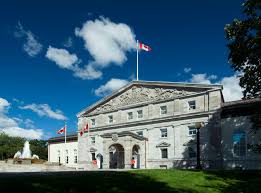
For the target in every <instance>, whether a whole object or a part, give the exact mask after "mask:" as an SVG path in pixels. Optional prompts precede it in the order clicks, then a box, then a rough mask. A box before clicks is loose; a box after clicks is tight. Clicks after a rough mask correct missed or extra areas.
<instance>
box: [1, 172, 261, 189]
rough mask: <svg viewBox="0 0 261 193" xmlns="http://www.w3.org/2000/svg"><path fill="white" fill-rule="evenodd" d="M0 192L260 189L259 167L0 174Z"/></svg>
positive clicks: (260, 175)
mask: <svg viewBox="0 0 261 193" xmlns="http://www.w3.org/2000/svg"><path fill="white" fill-rule="evenodd" d="M0 192H1V193H8V192H25V193H30V192H34V193H38V192H41V193H47V192H51V193H58V192H62V193H66V192H69V193H83V192H84V193H88V192H97V193H98V192H99V193H102V192H119V193H120V192H132V193H137V192H143V193H145V192H158V193H160V192H180V193H197V192H210V193H211V192H225V193H234V192H235V193H240V192H249V193H254V192H258V193H259V192H261V171H189V170H136V171H129V172H128V171H124V172H112V171H101V172H90V171H88V172H59V173H54V172H53V173H30V174H28V173H20V174H4V173H2V174H0Z"/></svg>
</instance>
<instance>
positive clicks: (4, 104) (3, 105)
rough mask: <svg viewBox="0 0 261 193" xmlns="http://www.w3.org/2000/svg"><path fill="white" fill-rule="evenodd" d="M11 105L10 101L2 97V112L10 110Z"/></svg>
mask: <svg viewBox="0 0 261 193" xmlns="http://www.w3.org/2000/svg"><path fill="white" fill-rule="evenodd" d="M9 106H10V103H9V102H8V101H7V100H6V99H4V98H0V114H3V113H5V112H6V111H7V110H8V108H9Z"/></svg>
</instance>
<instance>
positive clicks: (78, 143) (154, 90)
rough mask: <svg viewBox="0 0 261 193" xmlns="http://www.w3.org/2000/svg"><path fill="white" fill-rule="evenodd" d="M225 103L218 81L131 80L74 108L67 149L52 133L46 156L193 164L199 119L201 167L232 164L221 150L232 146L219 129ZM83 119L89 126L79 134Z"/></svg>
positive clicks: (90, 165)
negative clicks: (75, 126)
mask: <svg viewBox="0 0 261 193" xmlns="http://www.w3.org/2000/svg"><path fill="white" fill-rule="evenodd" d="M224 104H225V103H224V100H223V95H222V85H208V84H190V83H168V82H148V81H133V82H131V83H130V84H128V85H126V86H125V87H123V88H121V89H120V90H118V91H116V92H114V93H112V94H111V95H109V96H107V97H105V98H103V99H101V100H100V101H98V102H97V103H95V104H93V105H91V106H90V107H88V108H86V109H84V110H83V111H81V112H80V113H78V115H77V117H78V132H77V134H76V135H73V136H72V138H74V140H71V141H68V142H67V144H66V145H67V147H70V149H69V148H67V147H66V148H65V147H64V143H63V142H62V141H60V142H58V141H57V140H58V138H51V139H50V140H49V161H50V162H57V160H58V159H59V156H58V155H61V157H63V158H62V161H61V162H60V163H65V162H68V163H67V165H69V166H75V167H77V168H78V169H98V168H104V169H108V168H111V169H115V168H127V169H128V168H132V167H133V168H141V169H144V168H173V167H178V168H194V167H195V166H196V126H195V125H196V124H197V123H201V125H202V127H201V128H200V152H201V161H202V165H203V167H204V168H221V167H226V168H231V167H236V166H238V163H232V162H233V161H230V162H224V158H225V157H226V156H228V155H227V154H226V153H224V152H223V151H230V150H233V148H232V149H230V150H225V149H226V148H227V147H226V148H224V147H225V145H224V144H227V143H228V144H231V143H233V141H232V142H231V141H230V138H231V137H232V138H233V135H232V136H230V134H229V135H228V136H226V132H224V131H223V130H222V127H227V125H228V124H230V123H228V122H227V121H228V120H227V117H228V115H227V114H226V113H225V112H226V111H222V108H225V106H224ZM232 106H233V105H232ZM228 114H229V113H228ZM222 117H224V120H222V121H221V119H222ZM86 124H88V125H89V131H88V132H85V133H84V134H83V135H82V136H80V131H81V130H82V129H83V128H84V127H85V126H86ZM75 139H76V140H75ZM68 144H71V145H68ZM229 148H231V147H229ZM62 149H63V151H62ZM75 150H77V164H76V163H73V160H74V159H73V156H75V155H76V153H75V154H74V152H75ZM61 151H62V152H63V153H61ZM68 155H70V156H68ZM66 156H68V159H69V161H67V157H66ZM60 159H61V158H60ZM229 159H230V160H233V159H231V158H229ZM253 159H257V157H255V158H253ZM70 160H72V161H70ZM58 161H59V160H58ZM241 167H244V166H243V165H242V164H241Z"/></svg>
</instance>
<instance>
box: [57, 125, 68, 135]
mask: <svg viewBox="0 0 261 193" xmlns="http://www.w3.org/2000/svg"><path fill="white" fill-rule="evenodd" d="M65 131H66V126H64V127H63V128H61V129H59V130H58V131H57V134H63V133H65Z"/></svg>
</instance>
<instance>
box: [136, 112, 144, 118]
mask: <svg viewBox="0 0 261 193" xmlns="http://www.w3.org/2000/svg"><path fill="white" fill-rule="evenodd" d="M137 114H138V118H139V119H140V118H142V117H143V111H142V110H138V111H137Z"/></svg>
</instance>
